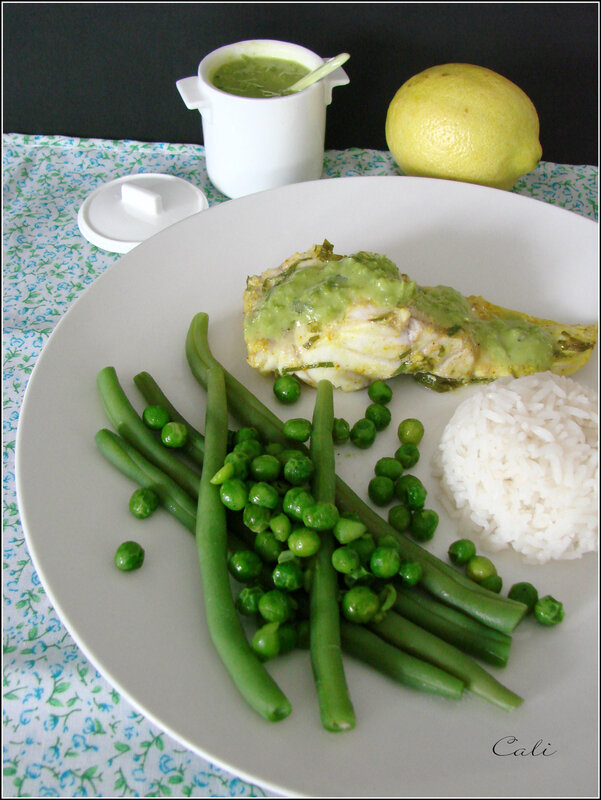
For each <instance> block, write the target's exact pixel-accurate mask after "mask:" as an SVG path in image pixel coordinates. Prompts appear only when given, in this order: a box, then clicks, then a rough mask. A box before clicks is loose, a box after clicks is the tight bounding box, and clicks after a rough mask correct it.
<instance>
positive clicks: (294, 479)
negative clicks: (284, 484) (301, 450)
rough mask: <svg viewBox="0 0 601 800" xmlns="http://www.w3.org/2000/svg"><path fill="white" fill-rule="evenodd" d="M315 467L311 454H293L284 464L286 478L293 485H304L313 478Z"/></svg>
mask: <svg viewBox="0 0 601 800" xmlns="http://www.w3.org/2000/svg"><path fill="white" fill-rule="evenodd" d="M314 471H315V467H314V466H313V462H312V461H311V459H310V458H309V456H305V455H300V456H293V457H292V458H290V459H288V461H286V463H285V464H284V478H286V480H287V481H288V483H291V484H292V486H302V485H303V484H304V483H307V481H309V480H311V478H312V476H313V472H314Z"/></svg>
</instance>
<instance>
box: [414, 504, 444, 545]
mask: <svg viewBox="0 0 601 800" xmlns="http://www.w3.org/2000/svg"><path fill="white" fill-rule="evenodd" d="M437 527H438V514H437V513H436V511H434V510H433V509H431V508H416V509H415V511H414V512H413V514H412V515H411V525H410V532H411V536H413V538H414V539H416V540H417V541H418V542H429V541H430V539H431V538H432V537H433V536H434V532H435V530H436V528H437Z"/></svg>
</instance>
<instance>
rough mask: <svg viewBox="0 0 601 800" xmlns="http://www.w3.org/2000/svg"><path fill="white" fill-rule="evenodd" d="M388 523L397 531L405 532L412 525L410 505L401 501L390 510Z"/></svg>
mask: <svg viewBox="0 0 601 800" xmlns="http://www.w3.org/2000/svg"><path fill="white" fill-rule="evenodd" d="M388 523H389V525H392V527H393V528H394V529H395V531H398V532H399V533H403V532H404V531H406V530H408V529H409V526H410V525H411V511H410V509H409V508H408V506H406V505H403V504H402V503H399V505H396V506H392V508H390V510H389V511H388Z"/></svg>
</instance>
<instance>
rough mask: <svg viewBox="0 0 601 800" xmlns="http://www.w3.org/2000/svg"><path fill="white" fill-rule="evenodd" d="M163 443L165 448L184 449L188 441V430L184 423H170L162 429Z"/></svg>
mask: <svg viewBox="0 0 601 800" xmlns="http://www.w3.org/2000/svg"><path fill="white" fill-rule="evenodd" d="M161 441H162V442H163V444H164V445H165V447H173V448H178V447H183V446H184V445H185V444H186V442H187V441H188V428H187V427H186V426H185V425H184V424H183V423H182V422H168V423H167V424H166V425H163V427H162V428H161Z"/></svg>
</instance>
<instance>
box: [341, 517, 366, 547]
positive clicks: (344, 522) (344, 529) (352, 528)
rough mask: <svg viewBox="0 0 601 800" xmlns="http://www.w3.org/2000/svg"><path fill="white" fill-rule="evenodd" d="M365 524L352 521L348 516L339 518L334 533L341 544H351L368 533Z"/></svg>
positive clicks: (356, 520)
mask: <svg viewBox="0 0 601 800" xmlns="http://www.w3.org/2000/svg"><path fill="white" fill-rule="evenodd" d="M366 530H367V528H366V527H365V524H364V523H363V522H361V520H359V519H350V518H349V517H346V516H341V517H339V518H338V522H337V523H336V524H335V525H334V528H333V533H334V536H335V537H336V539H337V540H338V541H339V542H340V544H349V542H353V541H355V539H358V538H359V537H360V536H363V534H364V533H365V532H366Z"/></svg>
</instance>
